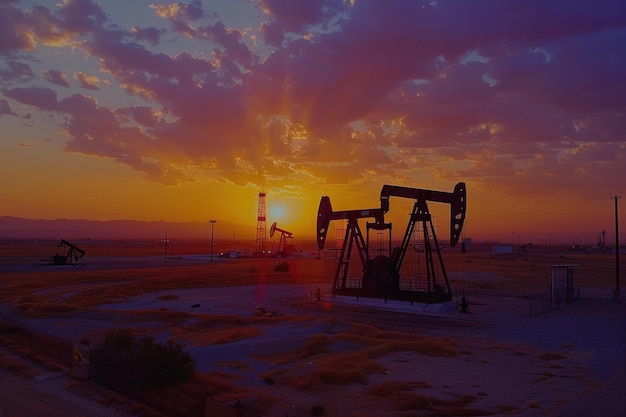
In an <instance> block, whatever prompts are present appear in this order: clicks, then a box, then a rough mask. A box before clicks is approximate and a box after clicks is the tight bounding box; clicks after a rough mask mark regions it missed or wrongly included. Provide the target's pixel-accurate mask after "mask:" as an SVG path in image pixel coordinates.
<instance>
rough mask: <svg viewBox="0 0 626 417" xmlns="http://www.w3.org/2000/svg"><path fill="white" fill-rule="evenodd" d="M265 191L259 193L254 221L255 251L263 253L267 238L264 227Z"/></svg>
mask: <svg viewBox="0 0 626 417" xmlns="http://www.w3.org/2000/svg"><path fill="white" fill-rule="evenodd" d="M265 217H266V212H265V193H264V192H260V193H259V209H258V215H257V221H256V251H257V252H259V253H263V252H264V251H265V242H266V240H267V229H266V227H265Z"/></svg>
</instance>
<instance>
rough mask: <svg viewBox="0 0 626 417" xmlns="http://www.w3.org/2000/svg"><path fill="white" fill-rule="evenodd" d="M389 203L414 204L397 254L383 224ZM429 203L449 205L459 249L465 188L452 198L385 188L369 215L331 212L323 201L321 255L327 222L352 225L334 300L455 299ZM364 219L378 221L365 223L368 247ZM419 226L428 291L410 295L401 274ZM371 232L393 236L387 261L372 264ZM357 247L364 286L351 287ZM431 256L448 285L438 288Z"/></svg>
mask: <svg viewBox="0 0 626 417" xmlns="http://www.w3.org/2000/svg"><path fill="white" fill-rule="evenodd" d="M390 197H400V198H410V199H414V200H415V203H414V205H413V211H412V213H411V215H410V218H409V223H408V225H407V228H406V231H405V234H404V238H403V239H402V243H401V245H400V246H399V247H396V248H394V249H393V250H391V223H385V221H384V215H385V214H386V213H387V212H388V211H389V198H390ZM429 201H431V202H437V203H446V204H450V206H451V214H450V246H452V247H454V246H456V244H457V243H458V240H459V238H460V236H461V230H462V228H463V223H464V221H465V210H466V204H467V201H466V189H465V184H464V183H462V182H460V183H458V184H457V185H456V186H455V188H454V192H452V193H448V192H443V191H432V190H424V189H419V188H408V187H398V186H392V185H385V186H383V188H382V190H381V192H380V208H376V209H367V210H347V211H333V210H332V206H331V204H330V199H329V197H328V196H323V197H322V199H321V201H320V206H319V209H318V216H317V244H318V248H319V249H320V250H322V249H324V245H325V241H326V234H327V232H328V225H329V222H330V221H331V220H340V219H345V220H347V221H348V224H347V227H346V234H345V237H344V241H343V246H342V249H341V256H340V258H339V264H338V265H337V269H336V272H335V281H334V284H333V295H354V296H357V297H358V296H362V297H371V298H384V299H388V298H391V299H400V300H410V301H411V302H413V301H418V302H426V303H436V302H443V301H450V300H451V299H452V292H451V290H450V284H449V282H448V277H447V274H446V272H445V268H444V265H443V258H442V255H441V248H440V246H439V243H438V241H437V237H436V235H435V229H434V227H433V224H432V216H431V214H430V211H429V209H428V202H429ZM360 218H374V220H375V221H374V223H369V222H368V223H367V234H368V236H367V241H368V243H367V244H366V243H365V240H364V239H363V236H362V234H361V231H360V228H359V225H358V222H357V220H358V219H360ZM416 224H417V225H418V227H421V229H422V232H423V236H424V254H425V257H426V270H427V285H426V289H425V290H421V291H418V290H417V289H409V290H406V289H401V288H400V269H401V267H402V262H403V260H404V257H405V255H406V252H407V250H408V248H409V243H410V240H411V236H412V234H413V231H414V230H415V226H416ZM370 229H375V230H389V256H386V255H379V256H376V257H375V258H373V259H372V258H370V255H369V230H370ZM431 239H432V242H431ZM353 243H356V246H357V250H358V253H359V256H360V258H361V264H362V266H363V277H362V279H361V281H360V283H359V282H358V280H357V282H356V283H353V282H348V281H347V274H348V265H349V262H350V255H351V251H352V245H353ZM433 251H435V252H436V253H437V257H438V260H439V265H440V269H441V272H442V274H443V280H444V284H445V285H439V284H438V283H437V277H436V272H435V271H436V269H435V261H434V256H433Z"/></svg>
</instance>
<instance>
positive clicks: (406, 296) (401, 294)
mask: <svg viewBox="0 0 626 417" xmlns="http://www.w3.org/2000/svg"><path fill="white" fill-rule="evenodd" d="M332 295H333V297H334V296H336V295H341V296H349V297H355V298H356V299H359V298H376V299H381V300H385V301H387V300H398V301H408V302H410V303H411V304H413V303H423V304H438V303H445V302H448V301H452V294H450V293H446V292H441V293H437V292H423V291H386V292H380V291H365V290H363V289H361V288H333V290H332Z"/></svg>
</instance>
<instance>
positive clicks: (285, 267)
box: [274, 262, 289, 272]
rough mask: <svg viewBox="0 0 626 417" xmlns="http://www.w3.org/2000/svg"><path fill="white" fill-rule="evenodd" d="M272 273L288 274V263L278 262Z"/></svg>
mask: <svg viewBox="0 0 626 417" xmlns="http://www.w3.org/2000/svg"><path fill="white" fill-rule="evenodd" d="M274 272H289V263H288V262H279V263H278V265H276V266H275V267H274Z"/></svg>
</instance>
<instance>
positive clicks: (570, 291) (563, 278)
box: [550, 264, 576, 304]
mask: <svg viewBox="0 0 626 417" xmlns="http://www.w3.org/2000/svg"><path fill="white" fill-rule="evenodd" d="M574 268H576V265H572V264H561V265H551V266H550V270H551V274H552V280H551V283H552V303H555V304H560V303H561V302H566V303H569V302H571V301H573V300H574Z"/></svg>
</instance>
